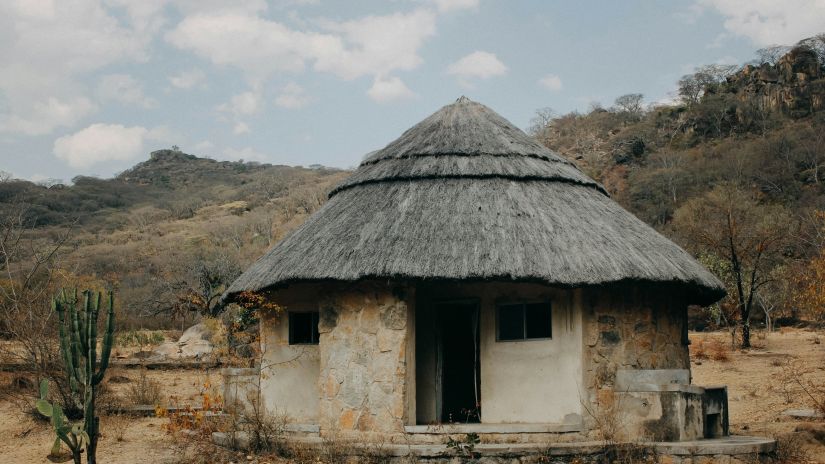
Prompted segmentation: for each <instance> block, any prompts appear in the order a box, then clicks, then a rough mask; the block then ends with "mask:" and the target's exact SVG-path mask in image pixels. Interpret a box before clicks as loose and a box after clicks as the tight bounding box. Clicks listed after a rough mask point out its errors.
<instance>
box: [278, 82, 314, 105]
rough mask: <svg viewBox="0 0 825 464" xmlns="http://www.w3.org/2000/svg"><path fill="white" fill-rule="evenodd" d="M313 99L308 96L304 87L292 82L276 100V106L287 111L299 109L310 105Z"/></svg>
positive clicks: (282, 90)
mask: <svg viewBox="0 0 825 464" xmlns="http://www.w3.org/2000/svg"><path fill="white" fill-rule="evenodd" d="M312 101H313V98H312V97H311V96H310V95H307V93H306V91H305V90H304V88H303V87H301V86H300V85H298V84H296V83H295V82H290V83H288V84H287V85H285V86H284V87H283V88H282V89H281V93H280V94H279V95H278V97H277V98H275V105H277V106H280V107H281V108H287V109H293V110H294V109H299V108H303V107H305V106H306V105H308V104H310V103H311V102H312Z"/></svg>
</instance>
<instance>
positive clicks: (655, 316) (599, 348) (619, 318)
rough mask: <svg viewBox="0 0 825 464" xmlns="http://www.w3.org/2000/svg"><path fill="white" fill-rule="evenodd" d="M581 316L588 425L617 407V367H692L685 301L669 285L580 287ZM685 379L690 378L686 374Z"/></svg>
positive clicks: (591, 425) (590, 425)
mask: <svg viewBox="0 0 825 464" xmlns="http://www.w3.org/2000/svg"><path fill="white" fill-rule="evenodd" d="M580 291H581V292H582V309H583V312H584V314H583V319H584V331H583V332H584V337H583V338H584V347H583V356H584V359H583V364H584V383H585V386H586V389H587V391H588V396H589V398H588V401H587V404H588V408H589V410H590V413H589V414H588V415H589V416H590V417H589V418H587V417H586V418H585V419H586V420H587V425H588V428H591V427H596V424H595V422H598V419H597V418H595V417H594V416H598V415H599V414H600V411H604V410H605V409H610V408H611V407H615V406H613V405H611V404H609V403H611V402H612V401H615V400H616V397H615V395H613V393H614V385H615V381H616V371H617V370H619V369H631V370H633V369H687V370H689V369H690V357H689V353H688V345H687V344H686V332H684V329H685V327H686V323H687V305H686V304H684V303H683V301H684V299H683V298H682V296H681V294H680V292H678V291H669V289H668V287H666V286H663V287H660V288H658V289H657V288H653V287H645V288H642V287H635V286H632V287H631V286H622V287H618V286H617V287H611V288H608V289H590V290H580ZM688 381H689V379H688Z"/></svg>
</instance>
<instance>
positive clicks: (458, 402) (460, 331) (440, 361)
mask: <svg viewBox="0 0 825 464" xmlns="http://www.w3.org/2000/svg"><path fill="white" fill-rule="evenodd" d="M434 309H435V316H436V332H437V340H438V342H437V353H436V376H437V377H438V378H437V379H436V385H435V386H436V410H437V414H438V417H439V419H440V421H441V423H473V422H480V421H481V388H480V382H481V372H480V366H481V363H480V362H479V354H480V351H479V309H478V302H477V301H458V302H455V301H453V302H443V303H437V304H436V305H435V308H434Z"/></svg>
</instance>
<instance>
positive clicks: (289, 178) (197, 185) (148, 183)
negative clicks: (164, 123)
mask: <svg viewBox="0 0 825 464" xmlns="http://www.w3.org/2000/svg"><path fill="white" fill-rule="evenodd" d="M346 175H348V173H347V172H345V171H339V170H335V169H326V168H320V169H305V168H300V167H288V166H273V165H269V164H259V163H244V162H226V161H224V162H219V161H215V160H211V159H206V158H198V157H195V156H192V155H188V154H185V153H182V152H180V151H178V150H174V149H173V150H161V151H157V152H154V153H152V155H151V158H150V159H149V160H147V161H145V162H142V163H139V164H138V165H136V166H134V167H133V168H131V169H129V170H128V171H126V172H124V173H122V174H120V175H118V176H117V177H115V178H113V179H96V178H88V177H77V178H75V179H74V180H73V183H72V184H71V185H63V184H60V183H55V182H49V183H46V184H34V183H31V182H27V181H22V180H15V179H10V178H8V177H7V178H5V180H3V181H0V218H2V219H3V220H2V221H0V222H2V224H0V240H2V243H0V263H3V264H2V265H0V270H2V271H3V276H2V278H0V289H2V290H3V294H2V295H0V307H1V308H0V309H3V311H2V314H6V315H8V317H7V319H9V318H10V317H11V315H16V316H15V317H17V318H19V319H22V318H24V315H25V314H26V313H31V311H26V310H25V308H28V307H29V306H30V304H29V303H27V302H25V301H19V300H20V298H19V297H18V296H19V295H21V294H32V295H29V296H30V297H28V298H27V301H30V302H31V304H41V303H42V302H43V301H41V300H44V295H45V298H46V299H47V298H48V296H50V295H52V294H54V292H55V291H56V289H59V288H60V287H61V286H66V285H69V286H78V285H79V286H85V287H90V288H97V289H105V288H116V289H118V294H117V295H118V299H119V301H118V305H119V307H121V308H123V311H124V313H125V314H122V315H120V316H119V318H120V320H121V321H122V323H121V324H120V327H121V328H123V329H130V328H136V327H159V326H160V327H162V326H169V325H170V324H171V322H170V321H172V320H177V321H179V322H180V323H181V324H184V323H191V322H192V321H193V319H195V318H197V317H198V316H200V315H212V316H214V315H216V313H217V311H216V310H215V307H216V303H217V299H218V297H219V296H220V294H221V293H222V292H223V290H224V289H225V286H226V285H227V284H228V283H229V282H231V281H232V280H233V279H234V278H235V277H237V276H238V274H239V273H240V272H241V270H242V269H243V268H244V267H245V266H247V265H249V264H250V263H251V262H252V260H254V259H255V258H257V257H258V256H259V255H260V254H261V253H263V252H264V251H265V250H266V249H267V248H268V247H269V246H271V245H272V244H274V243H275V242H276V241H278V240H280V239H281V238H282V237H283V236H284V235H285V234H287V233H288V232H289V231H290V230H292V229H293V228H294V227H296V226H298V225H299V224H301V223H302V222H303V220H304V218H305V217H306V216H307V215H309V214H311V213H312V212H314V211H315V210H316V209H317V208H318V207H320V206H321V205H322V204H323V202H324V201H325V200H326V193H327V191H328V190H329V189H331V187H332V186H333V185H335V184H336V183H338V182H339V181H340V180H341V179H343V178H344V177H345V176H346ZM81 270H82V271H81ZM23 287H28V290H26V289H24V288H23ZM15 305H16V306H17V307H19V308H20V309H18V310H15V311H7V310H6V309H7V308H10V307H12V306H15ZM41 306H44V307H48V305H47V304H45V305H41ZM24 307H25V308H24ZM32 314H37V312H34V313H32ZM170 316H173V317H170ZM32 324H34V323H32ZM32 324H29V325H32ZM20 325H21V323H20V321H12V320H2V321H0V332H2V335H3V336H4V337H7V338H18V337H17V336H16V335H15V334H14V333H12V332H14V331H16V330H17V329H14V327H20ZM32 329H33V330H34V329H35V328H34V327H33V328H32ZM39 330H40V329H37V330H35V331H36V332H37V331H39ZM44 330H45V329H44ZM37 340H39V338H38V337H34V340H33V343H34V342H36V341H37Z"/></svg>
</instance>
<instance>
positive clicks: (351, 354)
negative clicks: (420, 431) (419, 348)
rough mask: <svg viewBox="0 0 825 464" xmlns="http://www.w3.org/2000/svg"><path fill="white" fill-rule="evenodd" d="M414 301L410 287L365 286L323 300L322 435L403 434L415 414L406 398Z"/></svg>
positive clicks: (321, 323)
mask: <svg viewBox="0 0 825 464" xmlns="http://www.w3.org/2000/svg"><path fill="white" fill-rule="evenodd" d="M412 298H413V291H412V290H411V289H399V288H395V289H391V288H390V287H388V286H386V285H379V284H366V283H365V284H360V285H358V286H353V287H351V288H350V289H346V290H341V291H338V292H335V293H333V294H332V295H330V296H329V297H327V298H326V299H325V301H322V303H321V305H320V322H319V325H318V329H319V333H320V349H321V353H320V355H321V356H320V358H321V376H320V379H319V382H320V383H321V385H320V387H321V388H320V391H321V397H320V414H319V419H320V426H321V434H322V435H323V436H336V437H347V436H353V435H355V434H356V433H357V434H358V437H359V439H365V438H366V439H369V438H370V437H374V438H382V437H384V436H386V435H390V434H400V433H403V431H404V425H405V424H406V423H407V421H408V418H409V415H410V413H409V411H410V410H413V411H414V409H413V408H414V405H413V406H410V405H409V404H408V400H409V398H410V397H411V398H414V397H415V394H414V391H413V392H409V391H408V389H409V388H410V387H409V386H408V381H407V377H408V369H407V366H412V365H414V360H413V359H411V356H413V355H414V351H415V350H414V349H410V346H409V344H410V343H411V340H410V339H411V337H412V334H413V323H412V320H411V318H412V310H411V309H410V308H412V307H413V306H412V304H411V301H412ZM413 340H414V338H413ZM413 370H414V369H411V371H413ZM412 385H413V386H412V388H414V385H415V383H414V381H413V382H412ZM410 393H411V394H410Z"/></svg>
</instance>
